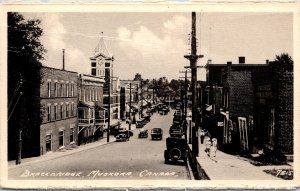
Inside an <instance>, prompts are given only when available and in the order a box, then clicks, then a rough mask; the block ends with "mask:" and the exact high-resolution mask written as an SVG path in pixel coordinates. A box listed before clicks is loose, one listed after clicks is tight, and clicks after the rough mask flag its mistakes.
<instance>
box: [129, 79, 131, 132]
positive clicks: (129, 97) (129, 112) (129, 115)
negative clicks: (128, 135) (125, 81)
mask: <svg viewBox="0 0 300 191" xmlns="http://www.w3.org/2000/svg"><path fill="white" fill-rule="evenodd" d="M129 130H131V83H129Z"/></svg>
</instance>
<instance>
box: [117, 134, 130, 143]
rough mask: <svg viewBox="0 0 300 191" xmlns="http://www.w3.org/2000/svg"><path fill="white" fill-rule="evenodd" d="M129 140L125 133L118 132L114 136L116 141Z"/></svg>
mask: <svg viewBox="0 0 300 191" xmlns="http://www.w3.org/2000/svg"><path fill="white" fill-rule="evenodd" d="M127 140H129V138H128V136H127V135H126V134H119V135H117V136H116V141H117V142H125V141H127Z"/></svg>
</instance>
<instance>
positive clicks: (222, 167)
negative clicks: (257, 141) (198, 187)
mask: <svg viewBox="0 0 300 191" xmlns="http://www.w3.org/2000/svg"><path fill="white" fill-rule="evenodd" d="M189 146H190V147H191V145H189ZM204 149H205V145H204V144H199V157H197V161H198V163H199V164H200V166H201V167H202V169H203V170H204V171H205V172H206V174H207V175H208V177H209V178H210V179H211V180H282V179H280V178H278V177H275V176H272V175H270V174H267V173H265V172H263V170H265V169H279V168H293V167H292V166H289V165H282V166H260V167H257V166H254V165H252V164H250V161H249V160H247V159H245V158H242V157H239V156H235V155H230V154H227V153H224V152H222V151H219V150H218V151H217V154H216V157H208V156H207V154H206V153H205V151H204Z"/></svg>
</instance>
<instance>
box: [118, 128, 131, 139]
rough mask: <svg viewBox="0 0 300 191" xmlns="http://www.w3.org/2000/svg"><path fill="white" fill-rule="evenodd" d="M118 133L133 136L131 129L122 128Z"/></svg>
mask: <svg viewBox="0 0 300 191" xmlns="http://www.w3.org/2000/svg"><path fill="white" fill-rule="evenodd" d="M118 134H125V135H126V136H128V139H129V138H130V137H131V136H133V132H132V131H131V130H120V131H119V133H118Z"/></svg>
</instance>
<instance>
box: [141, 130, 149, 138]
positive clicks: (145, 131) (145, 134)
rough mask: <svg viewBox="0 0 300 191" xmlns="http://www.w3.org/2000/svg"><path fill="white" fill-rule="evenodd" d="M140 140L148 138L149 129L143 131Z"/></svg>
mask: <svg viewBox="0 0 300 191" xmlns="http://www.w3.org/2000/svg"><path fill="white" fill-rule="evenodd" d="M139 138H148V130H147V129H141V130H140V133H139Z"/></svg>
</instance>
